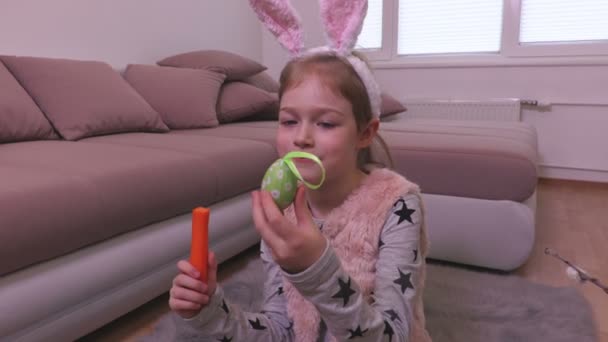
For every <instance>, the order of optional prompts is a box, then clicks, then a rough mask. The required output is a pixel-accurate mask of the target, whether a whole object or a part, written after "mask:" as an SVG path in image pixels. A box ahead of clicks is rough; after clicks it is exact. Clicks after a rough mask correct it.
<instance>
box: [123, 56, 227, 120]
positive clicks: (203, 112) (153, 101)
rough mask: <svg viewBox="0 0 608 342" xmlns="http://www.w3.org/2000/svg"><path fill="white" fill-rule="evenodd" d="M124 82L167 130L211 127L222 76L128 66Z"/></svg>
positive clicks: (190, 71) (173, 69)
mask: <svg viewBox="0 0 608 342" xmlns="http://www.w3.org/2000/svg"><path fill="white" fill-rule="evenodd" d="M124 77H125V79H126V80H127V82H129V84H131V86H132V87H133V88H134V89H135V90H137V92H138V93H139V94H140V95H141V96H142V97H143V98H144V99H145V100H146V101H147V102H148V103H149V104H150V105H151V106H152V108H154V109H155V110H156V111H157V112H158V113H159V114H160V115H161V117H162V119H163V121H164V122H165V123H166V124H167V126H169V128H171V129H184V128H204V127H214V126H217V125H218V124H219V122H218V119H217V113H216V112H215V105H216V103H217V100H218V94H219V91H220V87H221V86H222V83H223V82H224V79H225V78H226V76H225V75H224V74H219V73H216V72H212V71H207V70H197V69H183V68H172V67H160V66H155V65H134V64H131V65H128V66H127V69H126V71H125V75H124Z"/></svg>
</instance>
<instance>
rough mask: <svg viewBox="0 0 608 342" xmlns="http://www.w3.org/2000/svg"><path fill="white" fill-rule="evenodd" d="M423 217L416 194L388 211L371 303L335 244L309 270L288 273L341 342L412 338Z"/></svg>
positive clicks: (406, 339)
mask: <svg viewBox="0 0 608 342" xmlns="http://www.w3.org/2000/svg"><path fill="white" fill-rule="evenodd" d="M421 219H422V218H421V215H420V202H419V199H418V197H417V196H415V195H408V196H405V197H401V198H400V199H399V200H398V201H397V202H396V203H395V205H394V206H393V207H392V209H391V210H390V212H389V213H388V216H387V218H386V221H385V225H384V227H383V229H382V231H381V235H380V243H379V255H378V261H377V263H376V278H375V287H374V294H373V303H372V304H369V303H367V302H366V301H365V300H364V299H363V296H362V295H361V292H360V290H359V286H358V285H357V284H356V282H355V281H354V280H353V279H352V278H351V277H350V276H349V275H348V274H347V273H346V272H345V271H344V269H343V268H342V266H341V263H340V260H339V258H338V256H337V255H336V254H335V252H334V250H333V249H332V248H331V247H328V248H327V249H326V251H325V253H324V254H323V255H322V256H321V258H320V259H319V260H318V261H317V262H316V263H315V264H313V265H312V266H311V267H310V268H308V269H307V270H305V271H303V272H301V273H298V274H287V273H285V274H284V277H285V278H286V279H287V280H289V281H290V282H291V283H292V284H293V285H294V286H295V287H296V288H297V289H298V291H299V292H300V293H301V294H302V295H303V296H304V297H305V298H306V299H307V300H309V301H311V302H312V303H313V304H314V305H315V307H316V308H317V310H319V313H320V315H321V318H322V319H323V321H324V323H325V324H326V326H327V329H328V331H329V332H330V333H331V334H332V335H333V336H335V337H336V338H337V340H339V341H341V340H347V339H355V338H356V340H357V341H362V342H363V341H392V342H396V341H408V340H409V330H410V325H411V322H412V321H413V314H412V311H413V306H414V303H413V298H414V295H415V294H416V291H417V290H418V289H416V288H415V286H414V284H416V283H417V281H416V280H417V279H418V276H419V270H420V268H421V267H423V261H422V260H421V258H419V257H418V248H419V238H420V224H421Z"/></svg>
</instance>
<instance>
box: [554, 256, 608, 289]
mask: <svg viewBox="0 0 608 342" xmlns="http://www.w3.org/2000/svg"><path fill="white" fill-rule="evenodd" d="M545 254H547V255H550V256H552V257H554V258H556V259H558V260H561V261H562V262H563V263H565V264H566V265H568V266H570V267H572V269H574V270H575V271H576V273H578V276H579V277H580V278H581V280H582V281H583V282H585V281H589V282H591V283H593V284H594V285H595V286H597V287H599V288H600V289H602V290H604V292H606V293H608V286H606V285H604V284H602V283H601V282H600V281H599V279H597V278H595V277H593V276H591V275H590V274H589V273H587V272H586V271H585V270H583V269H582V268H580V267H578V266H577V265H575V264H573V263H571V262H570V261H568V260H566V259H564V258H562V257H561V256H560V255H559V254H558V253H557V252H556V251H554V250H553V249H551V248H545Z"/></svg>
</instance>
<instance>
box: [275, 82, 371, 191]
mask: <svg viewBox="0 0 608 342" xmlns="http://www.w3.org/2000/svg"><path fill="white" fill-rule="evenodd" d="M368 140H370V141H371V139H365V138H364V137H362V136H361V134H359V133H358V132H357V123H356V121H355V116H354V114H353V110H352V105H351V104H350V102H349V101H348V100H346V99H345V98H344V97H342V96H340V95H338V94H335V93H334V92H333V91H331V90H330V89H329V88H328V87H327V86H325V85H324V84H323V83H322V82H321V81H320V80H319V78H318V77H315V76H310V77H308V78H306V79H305V80H304V81H303V82H301V83H300V84H299V85H297V86H295V87H292V88H290V89H288V90H286V91H285V92H284V93H283V97H282V99H281V106H280V111H279V129H278V132H277V149H278V152H279V155H280V156H283V155H285V154H286V153H287V152H291V151H303V152H309V153H312V154H314V155H316V156H317V157H319V159H321V162H322V163H323V166H324V167H325V171H326V177H327V181H328V182H329V181H332V180H336V179H340V178H341V177H343V176H346V175H348V174H349V173H350V172H354V171H356V170H357V152H358V151H359V150H360V149H361V148H363V147H366V146H368V145H369V142H368ZM294 161H295V163H296V166H297V167H298V170H299V171H300V173H301V174H302V177H303V178H304V179H305V180H307V181H309V182H313V183H316V182H318V181H319V180H320V175H321V173H320V170H319V167H318V166H317V164H316V163H314V162H313V161H310V160H307V159H295V160H294Z"/></svg>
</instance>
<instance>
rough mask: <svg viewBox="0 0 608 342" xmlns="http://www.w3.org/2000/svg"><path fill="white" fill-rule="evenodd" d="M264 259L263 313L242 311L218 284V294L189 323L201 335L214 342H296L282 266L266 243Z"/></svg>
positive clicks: (261, 251) (263, 253) (263, 252)
mask: <svg viewBox="0 0 608 342" xmlns="http://www.w3.org/2000/svg"><path fill="white" fill-rule="evenodd" d="M260 256H261V259H262V263H263V265H264V270H265V271H266V275H267V278H266V281H265V283H264V305H263V309H262V311H261V312H259V313H251V312H246V311H243V310H241V309H240V308H239V307H238V306H233V305H231V304H230V303H229V302H228V300H226V299H225V298H224V293H223V291H222V289H221V286H220V285H219V284H218V287H217V290H216V292H215V294H214V295H213V296H212V298H211V301H210V303H209V305H207V306H206V307H205V308H204V309H203V310H201V311H200V312H199V314H198V315H197V316H195V317H193V318H191V319H186V320H185V321H186V322H187V323H188V324H189V325H191V326H192V327H194V328H196V329H197V330H198V331H199V332H200V333H201V335H203V336H208V337H211V338H213V341H232V342H240V341H247V342H249V341H251V342H256V341H260V342H271V341H277V342H278V341H281V342H283V341H292V340H293V330H292V329H291V326H292V325H291V324H292V323H291V322H290V321H289V319H288V318H287V305H286V303H287V302H286V299H285V296H284V291H283V278H282V277H283V276H282V271H281V269H280V267H279V266H278V265H277V264H276V263H275V262H274V261H273V260H272V255H271V254H270V252H269V250H268V248H267V246H266V245H265V244H264V242H262V244H261V248H260Z"/></svg>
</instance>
